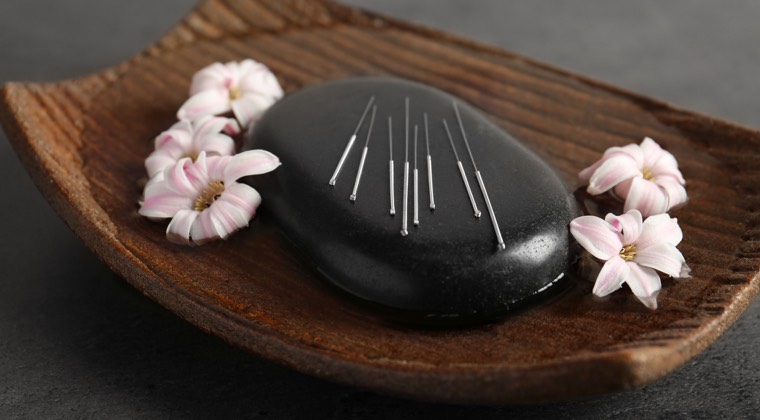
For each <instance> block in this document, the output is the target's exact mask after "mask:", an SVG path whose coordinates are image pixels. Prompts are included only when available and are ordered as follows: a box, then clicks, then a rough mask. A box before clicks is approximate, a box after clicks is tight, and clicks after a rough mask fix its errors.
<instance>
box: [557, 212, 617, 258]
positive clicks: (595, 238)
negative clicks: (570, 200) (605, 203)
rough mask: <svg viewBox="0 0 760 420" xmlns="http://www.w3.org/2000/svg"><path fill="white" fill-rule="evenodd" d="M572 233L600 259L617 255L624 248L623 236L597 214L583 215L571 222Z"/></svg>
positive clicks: (587, 249)
mask: <svg viewBox="0 0 760 420" xmlns="http://www.w3.org/2000/svg"><path fill="white" fill-rule="evenodd" d="M570 233H572V235H573V237H575V240H576V241H578V243H579V244H581V246H582V247H583V248H585V249H586V251H588V252H589V253H590V254H591V255H593V256H595V257H596V258H599V259H600V260H609V259H610V258H612V257H614V256H617V255H618V254H619V253H620V250H621V249H622V248H623V242H622V236H621V235H620V233H618V232H617V231H615V230H614V229H613V228H612V226H611V225H610V224H609V223H607V222H605V221H604V220H602V219H600V218H598V217H596V216H581V217H578V218H576V219H574V220H573V221H572V222H570Z"/></svg>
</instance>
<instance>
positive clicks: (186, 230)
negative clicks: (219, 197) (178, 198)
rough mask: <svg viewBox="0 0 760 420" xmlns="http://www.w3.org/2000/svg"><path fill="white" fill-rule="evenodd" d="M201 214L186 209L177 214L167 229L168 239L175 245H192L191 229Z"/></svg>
mask: <svg viewBox="0 0 760 420" xmlns="http://www.w3.org/2000/svg"><path fill="white" fill-rule="evenodd" d="M199 214H200V212H197V211H195V210H189V209H184V210H180V211H178V212H177V214H175V215H174V217H173V218H172V221H171V222H169V226H167V227H166V238H167V239H168V240H169V242H174V243H175V244H182V245H190V244H191V242H190V228H191V227H192V226H193V223H194V222H195V219H196V218H198V215H199Z"/></svg>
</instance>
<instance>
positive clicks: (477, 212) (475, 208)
mask: <svg viewBox="0 0 760 420" xmlns="http://www.w3.org/2000/svg"><path fill="white" fill-rule="evenodd" d="M442 121H443V127H444V128H445V129H446V135H447V136H449V143H451V148H452V149H453V150H454V157H455V158H456V159H457V166H458V167H459V174H460V175H462V182H464V187H465V188H466V189H467V196H468V197H470V204H471V205H472V212H473V214H474V215H475V217H480V210H478V205H477V204H475V197H473V196H472V190H471V189H470V183H469V182H467V175H465V174H464V168H463V167H462V161H461V160H459V154H457V148H456V147H454V139H453V138H451V132H450V131H449V125H448V124H446V120H445V119H444V120H442Z"/></svg>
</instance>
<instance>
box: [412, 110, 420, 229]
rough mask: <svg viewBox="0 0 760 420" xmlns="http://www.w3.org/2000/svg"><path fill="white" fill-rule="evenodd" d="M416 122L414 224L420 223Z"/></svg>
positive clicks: (415, 130) (415, 128) (415, 126)
mask: <svg viewBox="0 0 760 420" xmlns="http://www.w3.org/2000/svg"><path fill="white" fill-rule="evenodd" d="M417 178H418V175H417V124H415V125H414V218H413V219H412V220H413V222H414V226H419V225H420V212H419V205H418V202H419V183H418V181H417Z"/></svg>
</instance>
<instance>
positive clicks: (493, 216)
mask: <svg viewBox="0 0 760 420" xmlns="http://www.w3.org/2000/svg"><path fill="white" fill-rule="evenodd" d="M454 112H455V113H456V114H457V121H459V128H460V129H461V130H462V138H463V139H464V145H465V146H466V147H467V153H469V154H470V160H471V161H472V168H473V169H474V170H475V178H477V179H478V185H480V191H481V192H482V193H483V198H485V200H486V207H487V208H488V215H489V216H490V217H491V224H492V225H493V230H494V232H496V241H497V242H498V246H499V249H505V248H506V245H504V239H503V238H502V237H501V230H500V229H499V222H498V221H496V214H495V213H494V211H493V206H492V205H491V199H490V198H488V191H486V184H485V183H483V177H482V176H481V175H480V171H479V170H478V167H477V165H475V158H473V157H472V150H470V143H469V142H468V141H467V134H465V133H464V124H462V117H461V116H460V115H459V108H458V107H457V103H456V101H454Z"/></svg>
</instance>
